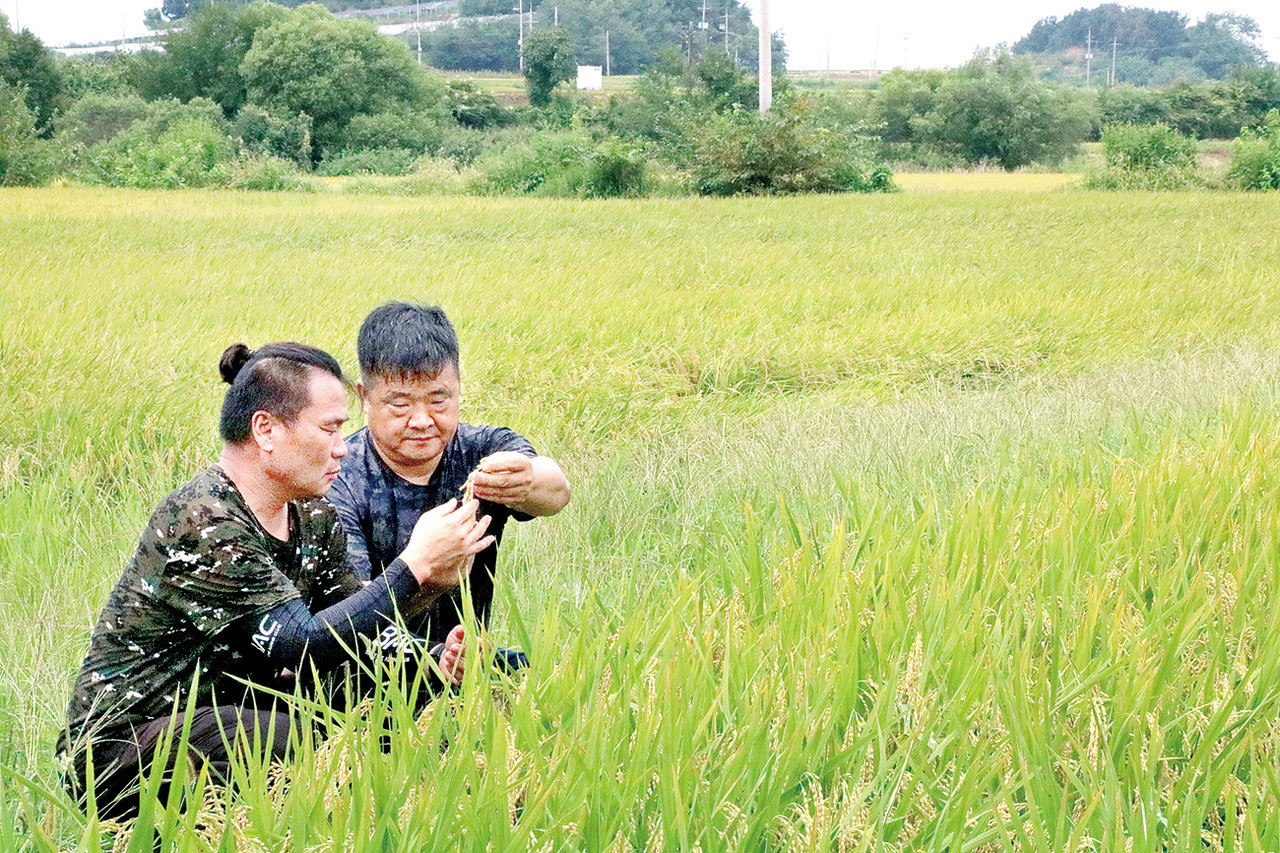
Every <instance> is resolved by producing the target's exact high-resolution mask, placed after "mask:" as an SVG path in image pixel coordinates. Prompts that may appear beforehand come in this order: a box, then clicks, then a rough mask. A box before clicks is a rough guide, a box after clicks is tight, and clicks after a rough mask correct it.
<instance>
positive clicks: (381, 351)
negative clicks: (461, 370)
mask: <svg viewBox="0 0 1280 853" xmlns="http://www.w3.org/2000/svg"><path fill="white" fill-rule="evenodd" d="M356 355H357V356H358V357H359V358H360V374H361V376H362V377H363V379H364V381H365V384H369V383H371V382H372V381H373V380H374V379H375V378H377V377H415V376H435V375H436V374H438V373H439V372H440V371H441V370H444V369H445V368H446V367H449V366H452V367H453V368H454V369H457V368H458V336H457V334H455V333H454V331H453V324H452V323H450V322H449V318H448V317H446V316H445V314H444V310H443V309H441V308H439V307H437V306H435V305H432V306H425V305H418V304H416V303H409V302H388V303H387V304H385V305H379V306H378V307H377V308H374V309H373V310H372V311H370V312H369V316H368V317H365V318H364V322H363V323H361V324H360V333H359V334H358V335H357V336H356Z"/></svg>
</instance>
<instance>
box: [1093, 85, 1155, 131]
mask: <svg viewBox="0 0 1280 853" xmlns="http://www.w3.org/2000/svg"><path fill="white" fill-rule="evenodd" d="M1168 106H1169V105H1168V101H1167V100H1166V99H1165V98H1163V97H1162V96H1161V93H1160V92H1158V91H1156V90H1155V89H1148V88H1146V87H1142V86H1134V85H1133V84H1131V83H1121V84H1120V85H1118V86H1112V87H1110V88H1108V89H1103V90H1102V91H1101V92H1099V94H1098V114H1099V115H1098V118H1099V121H1100V122H1101V123H1102V125H1103V126H1104V127H1105V126H1107V125H1110V124H1155V123H1156V122H1165V121H1168V119H1169V110H1168Z"/></svg>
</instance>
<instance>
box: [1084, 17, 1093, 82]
mask: <svg viewBox="0 0 1280 853" xmlns="http://www.w3.org/2000/svg"><path fill="white" fill-rule="evenodd" d="M1092 80H1093V27H1090V28H1089V36H1088V41H1086V42H1085V49H1084V84H1085V85H1086V86H1088V85H1089V84H1090V83H1091V82H1092Z"/></svg>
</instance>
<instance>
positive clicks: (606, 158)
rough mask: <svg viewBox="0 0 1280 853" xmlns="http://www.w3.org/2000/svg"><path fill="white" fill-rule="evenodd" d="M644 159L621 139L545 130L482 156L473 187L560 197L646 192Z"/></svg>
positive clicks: (631, 196)
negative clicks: (597, 139)
mask: <svg viewBox="0 0 1280 853" xmlns="http://www.w3.org/2000/svg"><path fill="white" fill-rule="evenodd" d="M647 167H648V163H647V161H646V160H645V159H644V157H643V155H642V154H641V153H640V152H639V151H637V150H636V149H634V148H632V147H631V146H628V145H626V144H625V143H623V142H622V141H620V140H617V139H609V140H605V141H604V142H602V143H599V144H597V143H593V142H592V141H591V140H590V139H588V138H586V137H585V136H582V135H580V134H577V133H566V132H548V133H543V134H541V135H539V136H537V137H535V138H534V139H533V140H531V141H528V142H519V143H516V144H514V145H512V146H511V147H509V148H507V149H506V150H505V151H501V152H494V153H492V154H489V155H487V156H486V157H484V158H483V159H482V160H481V162H480V163H479V165H478V168H479V170H480V173H481V177H480V179H479V180H478V181H477V182H476V183H475V185H474V186H473V189H474V190H476V191H478V192H481V193H485V194H490V193H492V194H509V195H524V194H534V195H539V196H549V197H560V198H619V197H629V198H635V197H638V196H642V195H644V194H645V193H646V191H647V185H646V180H645V176H646V172H647Z"/></svg>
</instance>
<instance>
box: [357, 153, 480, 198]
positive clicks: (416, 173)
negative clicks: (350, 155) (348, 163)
mask: <svg viewBox="0 0 1280 853" xmlns="http://www.w3.org/2000/svg"><path fill="white" fill-rule="evenodd" d="M477 177H478V175H477V174H476V173H474V171H472V170H460V169H458V168H456V167H455V166H454V164H453V163H452V162H451V161H449V160H446V159H442V158H438V157H422V158H419V159H418V161H417V163H415V164H414V170H413V171H412V172H410V173H409V174H407V175H405V176H404V177H400V178H391V179H387V178H382V179H375V178H368V177H366V178H356V179H355V180H353V181H351V182H350V183H348V184H347V185H346V186H344V187H343V188H342V191H343V192H344V193H349V194H352V195H386V196H443V195H465V194H466V192H467V189H468V187H469V186H470V185H471V183H472V182H473V181H474V180H476V178H477Z"/></svg>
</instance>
